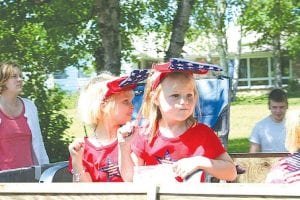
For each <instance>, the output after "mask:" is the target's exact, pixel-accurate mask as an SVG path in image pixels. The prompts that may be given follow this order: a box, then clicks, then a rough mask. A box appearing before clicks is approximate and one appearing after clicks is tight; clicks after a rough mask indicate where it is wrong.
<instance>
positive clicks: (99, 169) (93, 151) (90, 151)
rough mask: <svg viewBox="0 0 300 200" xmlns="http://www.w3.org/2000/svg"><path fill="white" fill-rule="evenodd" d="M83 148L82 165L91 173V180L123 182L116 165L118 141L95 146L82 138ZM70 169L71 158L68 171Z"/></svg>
mask: <svg viewBox="0 0 300 200" xmlns="http://www.w3.org/2000/svg"><path fill="white" fill-rule="evenodd" d="M84 141H85V149H84V155H83V162H82V163H83V167H84V168H85V169H86V171H87V172H88V173H89V174H90V175H91V178H92V180H93V182H123V179H122V178H121V175H120V171H119V165H118V141H117V140H116V141H115V142H113V143H111V144H109V145H106V146H103V147H95V146H94V145H93V144H92V143H90V142H89V140H88V138H87V137H85V138H84ZM71 170H72V162H71V158H70V161H69V171H71Z"/></svg>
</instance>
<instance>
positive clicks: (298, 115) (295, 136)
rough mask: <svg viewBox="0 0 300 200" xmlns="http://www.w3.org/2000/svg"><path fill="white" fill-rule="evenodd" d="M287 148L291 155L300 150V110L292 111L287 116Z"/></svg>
mask: <svg viewBox="0 0 300 200" xmlns="http://www.w3.org/2000/svg"><path fill="white" fill-rule="evenodd" d="M285 123H286V140H285V147H286V148H287V150H288V151H289V152H291V153H295V152H298V151H299V150H300V110H292V111H289V112H288V113H287V116H286V122H285Z"/></svg>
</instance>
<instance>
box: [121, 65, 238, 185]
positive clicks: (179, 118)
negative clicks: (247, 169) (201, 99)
mask: <svg viewBox="0 0 300 200" xmlns="http://www.w3.org/2000/svg"><path fill="white" fill-rule="evenodd" d="M169 65H171V67H170V66H169ZM175 65H176V64H175ZM201 65H202V64H201ZM172 67H174V66H172V64H164V65H157V66H154V72H153V74H152V75H150V77H149V78H148V82H147V85H146V89H145V94H144V98H145V99H144V103H143V105H142V108H141V114H142V118H143V119H147V120H148V124H147V126H146V127H143V128H141V127H136V126H135V127H134V128H135V129H134V134H133V135H135V137H133V136H129V137H126V136H127V135H128V132H130V127H131V126H134V125H127V126H124V127H122V128H120V129H119V131H118V137H119V149H120V160H119V165H120V170H121V175H122V177H123V179H124V180H125V181H133V175H134V170H133V168H134V165H157V164H163V163H173V166H172V169H173V172H174V173H175V176H176V179H177V180H179V181H182V179H186V178H187V177H188V176H189V175H192V174H193V173H194V172H196V171H198V170H203V171H204V172H206V173H209V174H210V175H212V176H214V177H216V178H219V179H223V180H234V179H235V178H236V169H235V165H234V163H233V160H232V159H231V158H230V156H229V155H228V154H227V152H226V151H225V149H224V148H223V146H222V144H221V142H220V140H219V138H218V137H217V135H216V134H215V133H214V132H213V130H212V129H210V128H209V127H207V126H206V125H204V124H200V123H197V121H196V120H195V119H194V117H193V112H194V109H195V105H196V102H197V99H198V97H197V95H198V94H197V89H196V83H195V80H194V78H193V74H192V73H190V72H188V71H185V70H184V69H183V68H182V67H184V66H180V67H181V69H180V72H179V70H175V72H173V71H172V70H171V68H172ZM155 69H156V70H155ZM187 70H188V69H187ZM193 72H194V71H193ZM200 95H201V94H200ZM202 95H205V94H202ZM137 133H138V134H137ZM131 144H132V146H131ZM131 152H132V153H131ZM199 181H200V180H199ZM201 181H203V177H201Z"/></svg>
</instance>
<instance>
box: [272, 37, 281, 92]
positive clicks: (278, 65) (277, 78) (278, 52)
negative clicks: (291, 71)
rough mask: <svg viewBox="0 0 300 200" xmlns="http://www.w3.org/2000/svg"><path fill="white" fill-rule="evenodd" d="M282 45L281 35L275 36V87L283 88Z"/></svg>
mask: <svg viewBox="0 0 300 200" xmlns="http://www.w3.org/2000/svg"><path fill="white" fill-rule="evenodd" d="M280 61H281V44H280V35H277V36H275V38H274V40H273V66H274V72H275V74H274V87H275V88H281V87H282V72H281V62H280Z"/></svg>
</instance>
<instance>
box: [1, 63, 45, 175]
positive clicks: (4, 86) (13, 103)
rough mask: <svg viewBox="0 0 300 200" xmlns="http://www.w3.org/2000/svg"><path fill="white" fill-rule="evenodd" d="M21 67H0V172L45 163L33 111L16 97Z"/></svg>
mask: <svg viewBox="0 0 300 200" xmlns="http://www.w3.org/2000/svg"><path fill="white" fill-rule="evenodd" d="M22 88H23V78H22V72H21V67H20V66H19V65H18V64H16V63H14V62H3V63H1V64H0V171H1V170H6V169H15V168H21V167H30V166H32V165H42V164H48V163H49V158H48V155H47V153H46V149H45V146H44V142H43V137H42V134H41V129H40V125H39V119H38V112H37V108H36V106H35V104H34V102H33V101H31V100H29V99H26V98H22V97H20V96H19V95H20V93H21V92H22Z"/></svg>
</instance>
